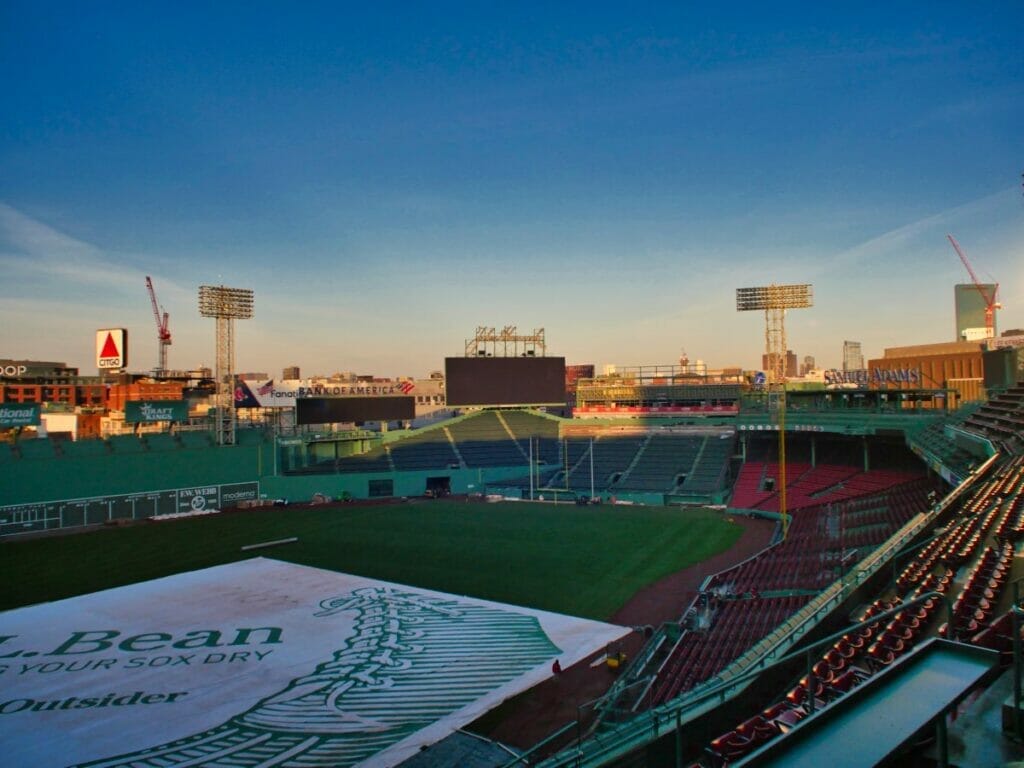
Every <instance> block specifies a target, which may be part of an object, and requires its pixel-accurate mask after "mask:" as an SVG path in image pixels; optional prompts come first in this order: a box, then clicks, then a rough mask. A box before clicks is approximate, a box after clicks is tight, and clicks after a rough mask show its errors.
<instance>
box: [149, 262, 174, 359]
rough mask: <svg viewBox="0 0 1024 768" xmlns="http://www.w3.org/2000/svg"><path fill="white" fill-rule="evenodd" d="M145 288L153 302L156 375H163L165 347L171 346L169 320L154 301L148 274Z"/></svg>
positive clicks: (154, 293) (165, 355)
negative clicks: (156, 346) (156, 345)
mask: <svg viewBox="0 0 1024 768" xmlns="http://www.w3.org/2000/svg"><path fill="white" fill-rule="evenodd" d="M146 289H147V290H148V291H149V300H150V302H152V304H153V319H154V320H156V339H157V344H158V348H157V361H158V362H157V367H156V374H157V376H164V375H166V373H167V348H168V347H169V346H171V331H170V328H168V327H167V324H168V322H169V320H170V317H168V315H167V313H166V312H163V314H162V316H161V312H162V308H161V307H160V305H159V304H157V301H156V291H154V290H153V281H152V280H150V279H149V275H146Z"/></svg>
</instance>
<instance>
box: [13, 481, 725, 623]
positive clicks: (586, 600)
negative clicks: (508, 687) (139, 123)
mask: <svg viewBox="0 0 1024 768" xmlns="http://www.w3.org/2000/svg"><path fill="white" fill-rule="evenodd" d="M740 533H741V529H740V527H739V526H738V525H736V524H735V523H732V522H731V521H729V520H728V519H727V518H725V517H724V516H723V515H722V514H721V513H720V512H716V511H713V510H705V509H685V510H684V509H681V508H679V507H672V508H668V507H641V506H576V505H564V504H563V505H553V504H541V503H525V502H503V503H497V504H489V503H483V502H471V501H462V500H433V501H431V500H416V501H409V502H404V503H398V504H373V505H339V506H319V507H302V508H299V507H286V508H266V509H259V510H248V511H240V512H231V513H222V514H217V515H209V516H204V517H199V518H189V519H183V520H173V521H166V522H152V521H150V522H144V523H139V524H134V525H130V526H125V527H118V528H109V529H107V528H105V529H102V530H95V531H89V532H83V533H76V534H71V535H60V536H50V537H41V538H32V539H22V540H19V539H14V540H8V541H5V542H3V543H0V585H2V588H0V610H8V609H11V608H16V607H19V606H24V605H31V604H34V603H39V602H46V601H51V600H58V599H61V598H66V597H73V596H75V595H80V594H86V593H89V592H95V591H97V590H101V589H108V588H111V587H117V586H122V585H125V584H131V583H134V582H138V581H145V580H148V579H155V578H160V577H162V576H169V575H171V574H175V573H181V572H185V571H192V570H196V569H199V568H206V567H209V566H212V565H218V564H221V563H228V562H233V561H236V560H243V559H247V558H249V557H254V556H265V557H272V558H276V559H280V560H286V561H289V562H293V563H299V564H302V565H309V566H314V567H318V568H326V569H329V570H334V571H340V572H344V573H351V574H356V575H360V576H367V577H372V578H377V579H382V580H385V581H392V582H397V583H400V584H408V585H412V586H418V587H422V588H427V589H433V590H438V591H441V592H448V593H453V594H461V595H471V596H474V597H480V598H484V599H488V600H494V601H497V602H504V603H511V604H514V605H522V606H528V607H532V608H538V609H542V610H548V611H554V612H557V613H564V614H569V615H573V616H581V617H586V618H593V619H599V620H606V619H608V618H609V617H610V616H611V615H612V614H613V613H615V611H616V610H617V609H618V608H620V607H621V606H622V605H623V604H624V603H625V602H626V601H627V600H628V599H629V598H630V597H631V596H633V595H634V594H635V593H636V592H637V591H638V590H639V589H641V588H642V587H644V586H646V585H648V584H651V583H653V582H655V581H657V580H658V579H660V578H661V577H663V576H667V575H668V574H671V573H675V572H677V571H679V570H681V569H683V568H687V567H688V566H690V565H693V564H694V563H698V562H701V561H703V560H706V559H707V558H709V557H711V556H713V555H715V554H717V553H719V552H722V551H724V550H726V549H728V548H729V547H730V546H731V545H732V544H733V543H734V542H735V541H736V540H737V539H738V538H739V536H740ZM292 537H295V538H297V541H295V542H293V543H288V544H281V545H278V546H274V547H269V548H265V549H257V550H242V547H243V546H246V545H252V544H259V543H263V542H270V541H275V540H280V539H286V538H292Z"/></svg>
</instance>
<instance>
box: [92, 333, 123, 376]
mask: <svg viewBox="0 0 1024 768" xmlns="http://www.w3.org/2000/svg"><path fill="white" fill-rule="evenodd" d="M127 365H128V331H127V330H126V329H124V328H104V329H103V330H100V331H96V367H97V368H98V369H99V370H101V371H116V370H120V369H121V368H124V367H125V366H127Z"/></svg>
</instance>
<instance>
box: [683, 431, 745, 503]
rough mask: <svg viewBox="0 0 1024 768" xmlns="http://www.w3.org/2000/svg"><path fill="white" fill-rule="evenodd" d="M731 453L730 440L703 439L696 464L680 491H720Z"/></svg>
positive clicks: (719, 438)
mask: <svg viewBox="0 0 1024 768" xmlns="http://www.w3.org/2000/svg"><path fill="white" fill-rule="evenodd" d="M732 452H733V440H732V439H722V438H721V437H714V436H712V437H706V438H704V445H703V447H702V448H701V450H700V453H698V455H697V460H696V463H695V464H694V465H693V468H692V469H691V470H690V474H688V475H687V476H686V480H685V481H683V484H682V486H681V487H680V490H682V491H689V492H691V493H713V492H714V491H718V490H720V489H721V488H722V486H723V485H724V484H725V479H726V476H727V474H728V469H729V460H730V458H731V457H732Z"/></svg>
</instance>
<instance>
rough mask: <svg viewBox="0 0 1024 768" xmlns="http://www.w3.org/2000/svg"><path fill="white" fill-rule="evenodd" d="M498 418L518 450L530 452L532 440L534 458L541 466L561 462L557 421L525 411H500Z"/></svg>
mask: <svg viewBox="0 0 1024 768" xmlns="http://www.w3.org/2000/svg"><path fill="white" fill-rule="evenodd" d="M498 415H499V418H500V419H501V421H502V422H503V423H504V424H505V427H506V429H507V430H508V432H509V434H510V435H511V436H512V437H513V439H514V440H515V441H516V442H518V443H519V446H520V448H522V449H523V450H524V451H526V453H527V454H529V452H530V448H529V441H530V440H533V453H534V458H538V459H540V463H542V464H554V465H558V464H561V462H562V453H561V452H562V449H561V444H560V442H559V438H558V429H559V426H558V421H557V420H556V419H553V418H549V417H547V416H540V415H538V414H535V413H528V412H527V411H501V412H498Z"/></svg>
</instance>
